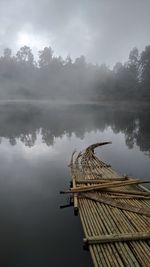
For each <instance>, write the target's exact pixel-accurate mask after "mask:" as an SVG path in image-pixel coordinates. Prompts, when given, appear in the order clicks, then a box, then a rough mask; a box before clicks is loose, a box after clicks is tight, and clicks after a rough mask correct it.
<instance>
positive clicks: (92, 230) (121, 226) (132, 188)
mask: <svg viewBox="0 0 150 267" xmlns="http://www.w3.org/2000/svg"><path fill="white" fill-rule="evenodd" d="M108 143H110V142H104V143H97V144H94V145H91V146H89V147H88V148H87V149H86V150H85V151H83V152H82V153H81V152H80V153H79V154H78V155H77V156H76V157H75V152H74V153H73V154H72V157H71V162H70V165H69V166H70V168H71V177H72V186H71V188H70V190H68V191H66V192H64V193H71V194H73V199H74V210H75V213H78V211H79V214H80V219H81V222H82V226H83V229H84V234H85V238H84V239H83V241H84V243H85V245H86V246H87V247H88V248H89V250H90V253H91V256H92V260H93V263H94V266H101V267H111V266H116V267H118V266H120V267H124V266H136V267H140V266H143V267H149V266H150V191H149V190H148V189H146V188H145V187H142V186H141V185H140V184H142V183H147V182H150V181H144V180H143V181H142V180H138V179H133V178H131V177H127V176H120V175H118V174H117V173H116V172H115V171H114V170H113V169H112V168H111V166H110V165H108V164H106V163H104V162H102V161H101V160H100V159H98V158H97V157H96V156H95V154H94V149H95V148H96V147H98V146H101V145H105V144H108Z"/></svg>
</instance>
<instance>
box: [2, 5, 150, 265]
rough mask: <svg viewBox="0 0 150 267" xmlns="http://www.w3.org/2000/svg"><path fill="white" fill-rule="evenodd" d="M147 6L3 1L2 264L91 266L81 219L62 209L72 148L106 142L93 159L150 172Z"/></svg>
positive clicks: (125, 170)
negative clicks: (109, 142) (85, 248)
mask: <svg viewBox="0 0 150 267" xmlns="http://www.w3.org/2000/svg"><path fill="white" fill-rule="evenodd" d="M149 11H150V1H149V0H143V1H142V0H132V1H131V0H126V1H124V0H93V1H89V0H81V1H79V0H76V1H73V0H64V1H62V0H42V1H41V0H39V1H35V0H31V1H29V0H22V1H19V0H5V1H4V0H0V162H1V165H0V212H1V220H0V233H1V239H0V248H1V250H0V265H1V266H4V267H5V266H6V267H9V266H10V267H12V266H15V267H20V266H23V267H24V266H25V267H26V266H27V267H30V266H31V267H33V266H37V267H38V266H40V267H41V266H44V267H48V266H54V267H60V266H66V267H70V266H72V267H76V266H81V265H82V266H83V267H84V266H86V267H90V266H92V263H91V259H90V257H89V255H90V254H89V253H88V252H87V251H83V248H82V246H83V242H82V240H83V237H84V236H85V235H84V233H83V231H82V227H81V223H80V220H79V217H76V218H75V217H74V216H73V209H72V208H71V207H70V208H66V209H63V210H61V209H60V206H63V204H64V205H66V204H68V203H70V201H71V199H70V198H68V195H66V196H64V195H63V196H62V195H60V194H59V192H60V191H62V190H67V189H68V188H70V169H68V167H67V166H68V163H69V162H70V157H71V154H72V151H73V150H74V149H76V150H77V151H81V150H82V149H85V148H86V147H87V146H89V145H90V144H92V143H96V142H104V141H112V144H111V145H110V147H109V148H108V150H107V149H106V148H105V146H104V147H102V148H101V149H97V150H96V153H97V155H98V157H100V158H101V159H102V160H103V161H104V162H106V163H108V164H109V163H110V164H111V165H112V167H113V169H114V170H116V171H117V173H118V174H119V173H120V175H124V174H127V175H129V176H133V177H135V178H139V179H147V178H148V177H149V176H150V168H149V166H150V142H149V136H150V124H149V117H150V104H149V103H150V27H149V25H150V16H149V13H150V12H149ZM106 230H107V229H106ZM118 252H119V251H118ZM133 256H135V255H133ZM72 259H73V260H72ZM133 261H134V258H133ZM110 264H111V263H110ZM125 264H126V262H125Z"/></svg>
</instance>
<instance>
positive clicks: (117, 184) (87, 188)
mask: <svg viewBox="0 0 150 267" xmlns="http://www.w3.org/2000/svg"><path fill="white" fill-rule="evenodd" d="M143 183H150V180H143V181H141V180H135V181H125V182H113V183H105V184H101V185H89V186H81V187H78V188H71V189H70V191H71V192H72V193H78V192H86V191H93V190H100V189H106V188H112V187H122V186H127V185H137V184H143ZM149 194H150V192H149Z"/></svg>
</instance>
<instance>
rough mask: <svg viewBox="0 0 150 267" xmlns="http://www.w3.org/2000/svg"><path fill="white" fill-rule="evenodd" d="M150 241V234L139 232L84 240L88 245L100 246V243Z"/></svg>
mask: <svg viewBox="0 0 150 267" xmlns="http://www.w3.org/2000/svg"><path fill="white" fill-rule="evenodd" d="M146 239H150V232H138V233H127V234H111V235H101V236H92V237H90V236H89V237H86V238H84V239H83V241H84V242H85V243H88V244H99V243H112V242H120V241H137V240H146Z"/></svg>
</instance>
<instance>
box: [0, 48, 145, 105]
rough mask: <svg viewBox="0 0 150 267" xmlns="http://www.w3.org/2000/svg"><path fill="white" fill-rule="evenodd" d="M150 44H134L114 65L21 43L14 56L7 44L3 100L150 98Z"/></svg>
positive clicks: (2, 60)
mask: <svg viewBox="0 0 150 267" xmlns="http://www.w3.org/2000/svg"><path fill="white" fill-rule="evenodd" d="M149 65H150V46H146V47H145V49H144V50H143V51H142V52H141V53H139V51H138V49H137V48H133V49H132V50H131V51H130V53H129V58H128V61H127V62H125V63H124V64H122V63H121V62H117V63H116V64H115V66H114V68H113V69H110V68H109V67H108V66H106V65H105V64H102V65H94V64H92V63H87V62H86V58H85V57H84V56H80V57H78V58H76V59H75V60H74V61H73V60H72V59H71V57H69V56H68V57H67V58H66V59H63V58H62V57H60V56H58V57H56V56H55V55H54V53H53V50H52V48H51V47H45V48H44V49H43V50H40V51H39V57H38V58H37V59H35V58H34V54H33V53H32V50H31V48H30V47H29V46H23V47H21V48H20V49H19V50H18V51H17V53H16V55H15V56H12V51H11V49H10V48H5V49H4V51H3V55H2V56H1V57H0V99H1V100H14V99H18V100H23V99H24V100H25V99H26V100H30V99H34V100H49V101H56V102H63V103H67V102H70V103H79V102H80V103H85V102H86V103H87V102H102V101H105V102H110V101H129V102H130V100H131V98H132V101H134V102H135V101H140V102H141V101H143V102H144V101H149V99H150V92H149V86H150V75H149Z"/></svg>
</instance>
